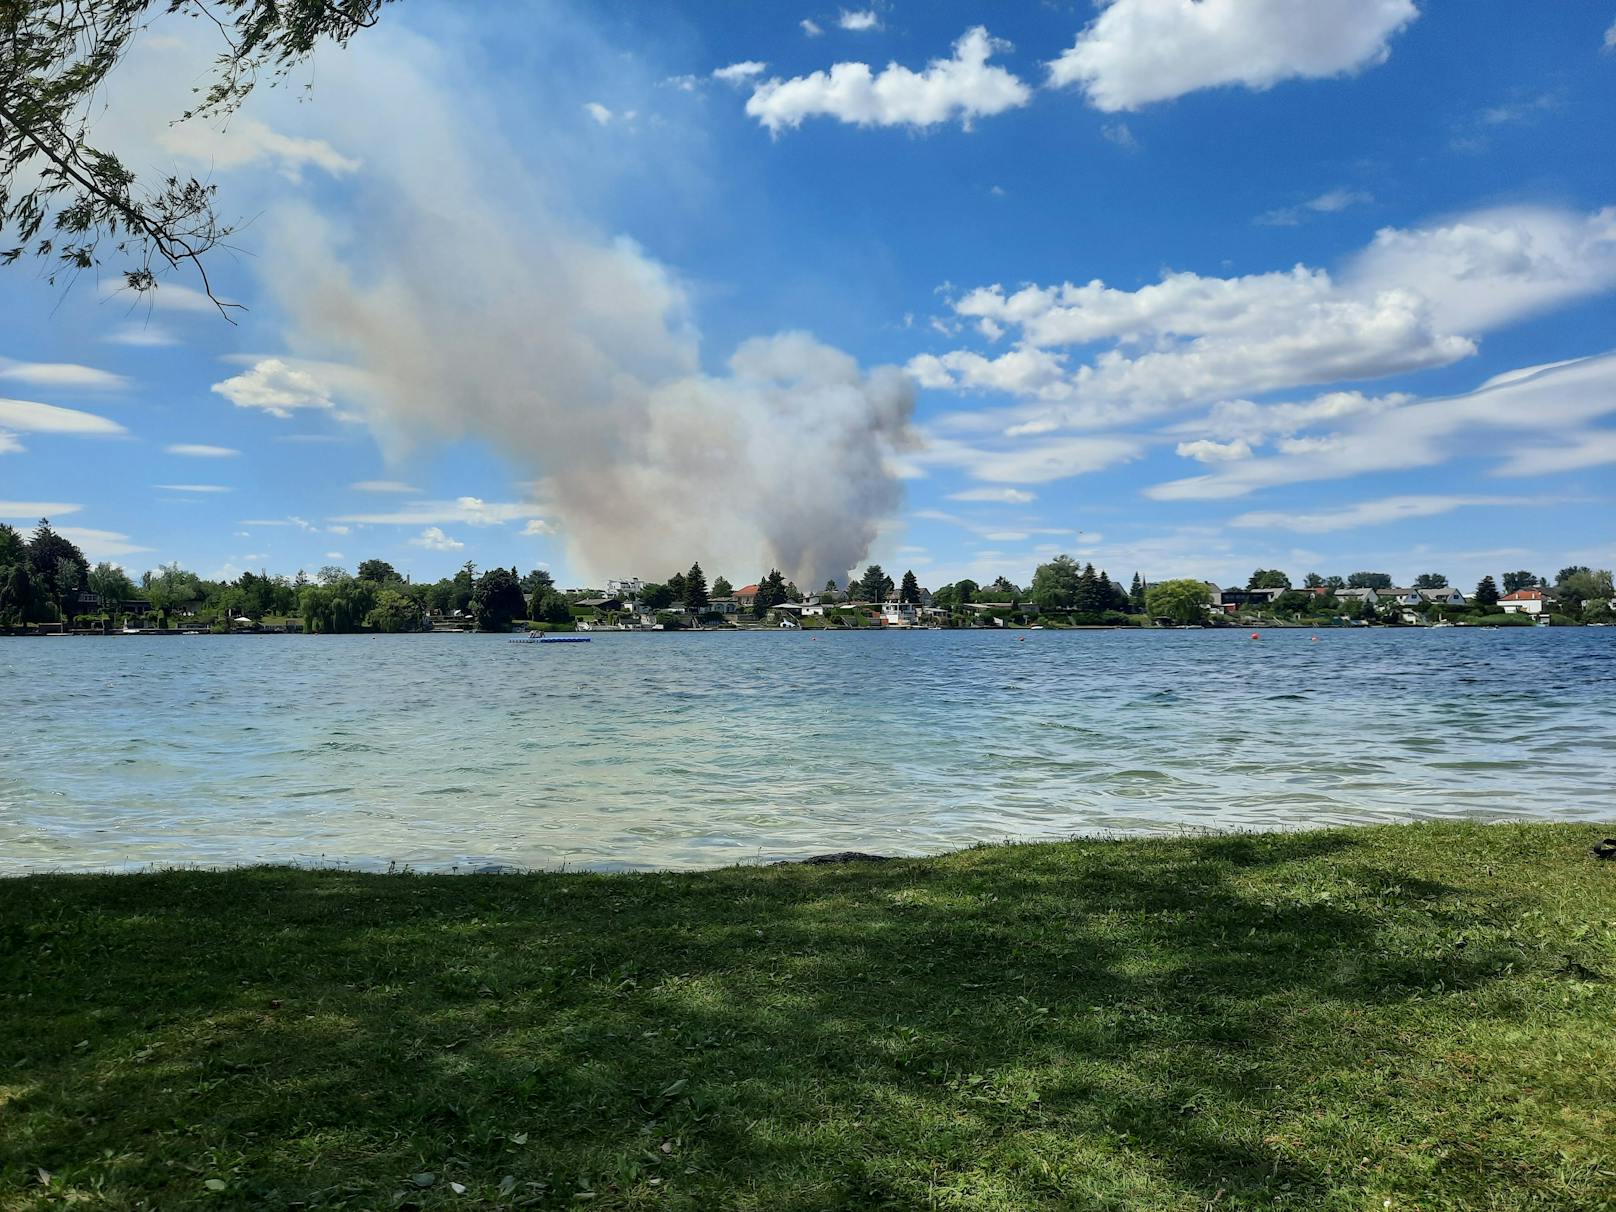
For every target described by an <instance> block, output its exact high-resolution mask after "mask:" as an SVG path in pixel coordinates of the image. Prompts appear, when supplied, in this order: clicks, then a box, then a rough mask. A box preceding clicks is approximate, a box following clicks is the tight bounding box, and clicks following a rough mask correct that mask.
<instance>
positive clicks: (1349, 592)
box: [1335, 589, 1391, 606]
mask: <svg viewBox="0 0 1616 1212" xmlns="http://www.w3.org/2000/svg"><path fill="white" fill-rule="evenodd" d="M1387 592H1388V593H1389V592H1391V591H1390V590H1388V591H1387ZM1335 596H1336V598H1337V599H1338V600H1340V601H1343V602H1362V603H1363V604H1364V605H1365V606H1374V605H1376V604H1378V603H1379V602H1380V594H1378V593H1376V592H1375V591H1374V590H1373V589H1337V590H1336V591H1335Z"/></svg>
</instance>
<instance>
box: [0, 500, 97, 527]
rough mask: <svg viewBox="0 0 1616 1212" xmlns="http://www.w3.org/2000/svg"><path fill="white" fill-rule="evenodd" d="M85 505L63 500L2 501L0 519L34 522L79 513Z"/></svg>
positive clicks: (0, 503)
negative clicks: (70, 503) (68, 502)
mask: <svg viewBox="0 0 1616 1212" xmlns="http://www.w3.org/2000/svg"><path fill="white" fill-rule="evenodd" d="M83 508H84V506H82V505H68V504H66V503H64V502H62V501H0V521H6V522H33V521H37V520H38V519H39V518H54V517H57V516H58V515H60V514H65V513H78V512H79V511H80V510H81V509H83Z"/></svg>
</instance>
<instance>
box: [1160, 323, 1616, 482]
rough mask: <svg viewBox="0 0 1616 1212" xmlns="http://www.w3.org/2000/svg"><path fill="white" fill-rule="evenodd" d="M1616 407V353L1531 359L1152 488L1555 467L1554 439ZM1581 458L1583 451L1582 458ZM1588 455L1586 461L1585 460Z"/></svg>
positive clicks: (1556, 443) (1520, 471)
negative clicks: (1461, 464) (1485, 379)
mask: <svg viewBox="0 0 1616 1212" xmlns="http://www.w3.org/2000/svg"><path fill="white" fill-rule="evenodd" d="M1612 413H1616V354H1604V355H1601V356H1599V357H1592V358H1582V359H1578V360H1576V361H1573V362H1563V363H1557V364H1554V365H1551V366H1545V367H1537V368H1530V369H1525V370H1522V371H1519V372H1516V373H1513V374H1510V375H1505V376H1500V377H1499V378H1497V379H1496V380H1494V381H1491V382H1489V383H1486V384H1483V385H1482V386H1481V387H1479V388H1477V389H1476V390H1475V391H1473V392H1468V393H1466V394H1464V395H1458V396H1449V397H1446V398H1443V399H1436V400H1425V401H1412V402H1406V403H1403V404H1400V405H1399V406H1397V407H1392V408H1385V409H1379V410H1367V411H1361V412H1359V413H1357V414H1356V415H1351V416H1348V417H1347V418H1346V419H1345V420H1344V421H1343V422H1342V423H1341V424H1340V425H1339V426H1338V427H1337V428H1336V430H1335V432H1334V433H1332V434H1331V435H1330V439H1329V441H1328V442H1306V441H1303V442H1297V443H1293V444H1291V445H1290V448H1289V449H1281V450H1280V451H1279V452H1278V453H1275V454H1272V455H1268V456H1264V457H1257V458H1251V459H1245V460H1241V461H1239V462H1236V463H1226V464H1223V465H1221V466H1219V467H1218V468H1216V470H1214V471H1210V472H1208V473H1206V474H1204V475H1199V476H1192V477H1189V478H1187V479H1182V480H1170V481H1168V482H1166V483H1162V484H1156V485H1153V486H1152V487H1150V488H1147V489H1146V490H1145V495H1146V496H1148V497H1152V498H1154V499H1156V500H1221V499H1228V498H1232V497H1240V496H1245V495H1246V494H1248V493H1251V492H1254V491H1256V490H1258V489H1262V488H1271V487H1276V486H1279V485H1282V484H1300V483H1308V482H1313V481H1320V480H1339V479H1346V478H1349V477H1352V476H1357V475H1363V474H1366V473H1371V472H1387V471H1400V470H1407V469H1410V468H1415V467H1430V466H1434V465H1436V464H1440V463H1444V462H1447V461H1448V460H1449V459H1452V458H1455V457H1459V456H1462V455H1473V456H1475V457H1480V458H1498V457H1500V456H1502V457H1503V459H1504V462H1503V463H1501V464H1500V465H1498V466H1497V467H1496V469H1495V470H1496V471H1497V472H1498V473H1499V474H1506V475H1508V474H1532V473H1533V470H1534V468H1536V467H1540V466H1544V464H1545V463H1547V464H1548V467H1545V469H1549V468H1552V464H1553V462H1554V461H1556V459H1559V458H1562V457H1564V456H1560V455H1557V456H1554V457H1553V458H1550V457H1548V456H1547V455H1546V454H1545V453H1544V450H1545V447H1559V446H1563V444H1564V442H1565V437H1566V435H1567V434H1571V433H1576V432H1577V431H1578V430H1579V429H1582V428H1584V427H1586V426H1587V425H1588V424H1589V423H1591V422H1593V421H1595V420H1597V419H1599V418H1601V417H1604V416H1608V415H1610V414H1612ZM1573 461H1575V460H1573ZM1584 465H1586V464H1584Z"/></svg>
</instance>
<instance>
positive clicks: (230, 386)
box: [211, 358, 332, 418]
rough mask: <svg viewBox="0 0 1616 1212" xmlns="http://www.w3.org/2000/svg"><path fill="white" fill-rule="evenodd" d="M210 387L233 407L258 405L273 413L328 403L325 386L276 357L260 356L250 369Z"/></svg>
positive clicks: (280, 414)
mask: <svg viewBox="0 0 1616 1212" xmlns="http://www.w3.org/2000/svg"><path fill="white" fill-rule="evenodd" d="M211 390H213V391H214V392H216V393H217V394H219V395H221V396H223V397H224V398H225V399H227V400H229V401H230V402H231V403H232V404H234V405H235V406H236V407H237V408H262V409H263V410H264V411H265V412H267V413H269V414H270V415H271V416H274V417H283V418H284V417H290V416H291V415H292V413H293V411H294V410H296V409H300V408H330V407H331V406H332V399H331V389H330V388H329V387H327V386H326V385H325V384H324V383H322V382H321V381H320V380H319V379H318V378H316V377H315V376H314V375H313V374H312V373H310V372H309V371H308V370H304V369H301V368H299V367H296V366H292V365H289V364H288V363H286V362H284V361H283V360H281V359H280V358H262V359H260V360H259V361H257V362H255V363H254V364H253V366H252V369H250V370H247V371H244V372H243V373H241V374H239V375H232V376H231V377H230V378H228V379H225V380H223V381H222V382H219V383H215V384H214V385H213V387H212V389H211Z"/></svg>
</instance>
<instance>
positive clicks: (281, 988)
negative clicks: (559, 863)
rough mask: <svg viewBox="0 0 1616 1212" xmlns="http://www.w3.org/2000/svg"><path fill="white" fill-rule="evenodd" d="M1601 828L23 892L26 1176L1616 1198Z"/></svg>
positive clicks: (297, 1189) (3, 963)
mask: <svg viewBox="0 0 1616 1212" xmlns="http://www.w3.org/2000/svg"><path fill="white" fill-rule="evenodd" d="M1603 832H1609V830H1605V831H1603ZM1603 832H1602V831H1601V830H1600V829H1599V828H1598V827H1596V826H1588V825H1575V826H1573V825H1518V824H1509V825H1495V826H1480V825H1468V824H1452V825H1449V824H1443V825H1418V826H1388V827H1376V828H1365V829H1356V830H1331V831H1322V832H1314V833H1286V834H1259V835H1250V836H1233V837H1207V838H1175V839H1117V840H1093V841H1074V842H1060V843H1036V844H1024V845H1013V846H1002V847H985V848H980V849H974V850H968V851H963V852H959V853H956V854H951V855H946V856H942V857H938V858H927V859H908V860H899V861H893V862H889V863H882V864H860V865H852V866H842V867H818V868H816V867H802V866H785V867H769V868H732V869H726V870H722V871H713V872H705V873H695V874H683V873H664V874H645V875H598V874H532V875H497V876H479V877H474V878H469V879H468V878H467V877H465V876H423V875H402V876H388V875H365V874H357V873H352V872H343V871H304V870H290V869H282V868H257V869H245V870H236V871H226V872H214V871H175V872H164V873H152V874H140V875H100V876H66V875H64V876H27V877H20V878H15V879H9V880H0V1208H7V1209H11V1208H17V1209H23V1208H29V1209H31V1208H46V1207H58V1206H63V1205H64V1204H66V1203H69V1202H74V1201H78V1202H88V1203H89V1204H90V1206H96V1207H111V1208H137V1207H161V1208H183V1207H192V1206H195V1207H213V1208H220V1207H290V1206H298V1207H309V1208H314V1207H321V1208H386V1207H409V1206H416V1207H434V1208H436V1207H445V1208H448V1207H469V1206H506V1207H515V1206H524V1207H539V1208H575V1207H581V1206H590V1207H597V1208H679V1209H686V1208H688V1209H714V1208H736V1209H757V1210H759V1212H762V1210H764V1209H770V1210H773V1209H804V1210H806V1209H821V1208H826V1209H828V1208H882V1207H891V1208H931V1207H935V1208H958V1209H1003V1210H1006V1212H1009V1210H1020V1209H1032V1208H1050V1209H1054V1208H1116V1209H1191V1208H1196V1209H1198V1208H1208V1207H1212V1208H1217V1209H1223V1208H1256V1207H1259V1206H1260V1207H1264V1208H1274V1207H1282V1208H1297V1209H1342V1210H1346V1209H1353V1210H1357V1209H1366V1208H1377V1209H1378V1208H1387V1207H1389V1208H1394V1209H1395V1208H1420V1209H1434V1208H1566V1209H1571V1208H1576V1209H1587V1208H1598V1207H1612V1206H1616V1146H1613V1144H1612V1142H1613V1141H1616V1111H1613V1110H1612V1108H1616V1035H1613V1033H1612V1031H1611V1024H1612V1022H1613V1021H1616V864H1611V863H1599V862H1596V861H1595V860H1594V859H1592V858H1591V857H1589V856H1588V854H1587V848H1588V846H1589V845H1590V844H1591V843H1592V842H1593V841H1594V840H1596V839H1597V837H1599V836H1603Z"/></svg>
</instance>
